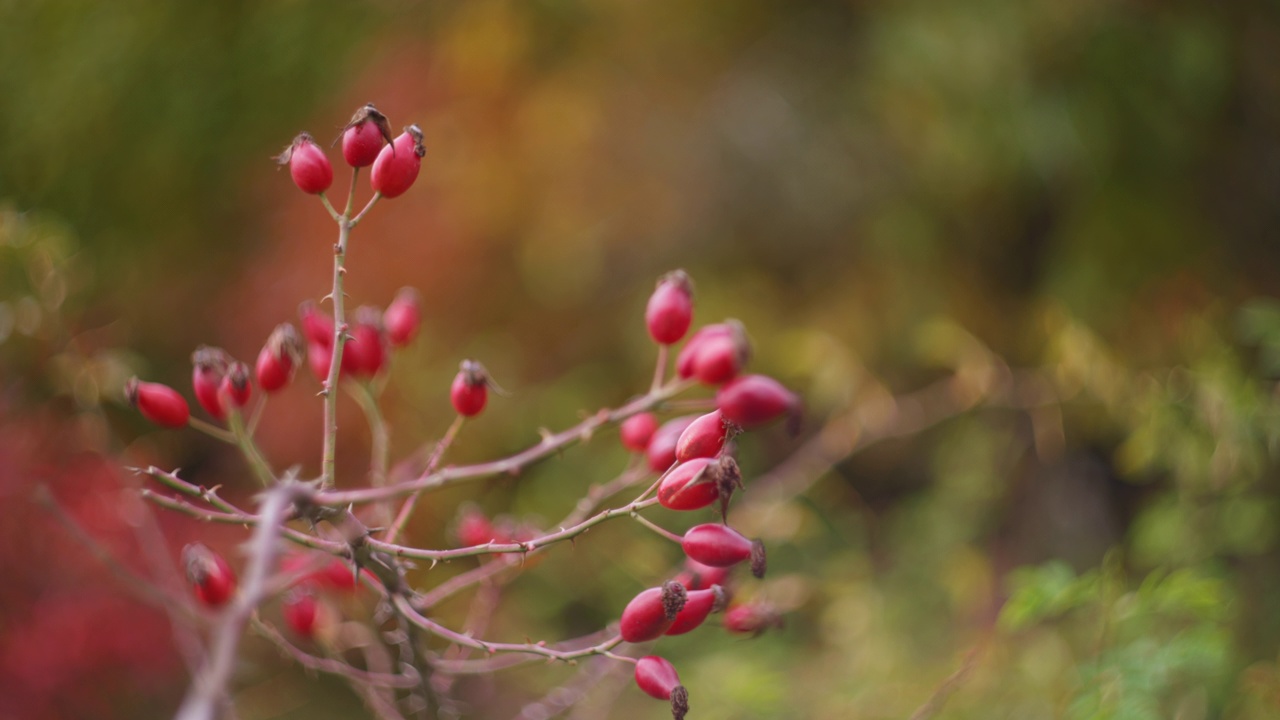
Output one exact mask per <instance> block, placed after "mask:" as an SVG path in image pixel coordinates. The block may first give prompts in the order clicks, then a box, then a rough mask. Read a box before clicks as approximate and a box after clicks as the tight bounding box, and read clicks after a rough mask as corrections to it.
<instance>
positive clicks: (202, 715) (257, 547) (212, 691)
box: [175, 482, 304, 720]
mask: <svg viewBox="0 0 1280 720" xmlns="http://www.w3.org/2000/svg"><path fill="white" fill-rule="evenodd" d="M303 492H304V490H303V487H302V486H301V485H298V484H296V483H292V482H285V483H282V484H280V485H277V486H275V487H273V488H271V489H270V490H268V491H267V492H266V493H265V497H264V499H263V501H262V510H261V515H260V522H259V523H258V525H257V528H256V529H255V530H254V533H253V541H252V544H251V545H250V549H249V565H248V569H247V571H246V572H245V577H244V584H243V586H242V587H241V589H240V593H239V594H238V595H237V596H236V597H235V598H234V599H233V600H232V601H231V603H230V604H229V605H228V606H227V607H226V609H224V610H223V611H222V615H221V617H220V618H219V620H218V623H217V625H216V626H215V627H214V630H213V647H212V649H211V650H210V653H209V657H208V658H206V660H205V663H204V666H203V667H202V668H201V669H200V672H199V673H198V674H197V675H196V677H195V678H194V681H193V683H192V685H191V688H190V689H189V690H188V691H187V697H186V698H185V699H184V700H183V701H182V706H181V707H180V708H179V709H178V714H177V715H176V716H175V717H176V718H177V720H213V718H214V716H215V713H216V709H217V705H218V703H219V701H220V699H221V698H222V697H223V696H224V695H225V694H226V689H227V681H228V680H229V679H230V678H231V670H232V667H233V666H234V664H235V656H236V649H237V648H238V647H239V646H240V638H241V636H243V634H244V629H245V625H246V624H247V623H248V622H249V618H250V617H252V615H253V613H254V612H255V611H256V610H257V607H258V605H259V604H260V603H261V602H262V600H263V598H264V597H265V592H266V587H267V580H268V578H269V575H270V573H271V570H272V568H273V567H274V560H275V555H276V539H277V537H278V535H279V533H280V529H281V527H282V524H283V523H284V520H285V518H286V517H287V515H288V513H289V510H290V508H291V506H292V505H293V503H294V501H295V500H297V499H298V498H300V497H301V496H302V495H303Z"/></svg>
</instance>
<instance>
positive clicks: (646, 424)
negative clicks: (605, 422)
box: [618, 412, 658, 453]
mask: <svg viewBox="0 0 1280 720" xmlns="http://www.w3.org/2000/svg"><path fill="white" fill-rule="evenodd" d="M657 429H658V418H656V417H654V415H653V413H647V412H645V413H640V414H639V415H632V416H631V417H629V418H627V419H626V420H623V421H622V425H621V426H620V427H619V428H618V434H619V435H620V436H621V439H622V446H623V447H624V448H626V449H628V450H630V451H632V452H638V453H640V452H644V451H645V450H646V449H647V448H648V447H649V441H650V440H651V439H653V434H654V432H656V431H657Z"/></svg>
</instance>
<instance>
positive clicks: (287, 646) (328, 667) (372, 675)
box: [250, 616, 419, 688]
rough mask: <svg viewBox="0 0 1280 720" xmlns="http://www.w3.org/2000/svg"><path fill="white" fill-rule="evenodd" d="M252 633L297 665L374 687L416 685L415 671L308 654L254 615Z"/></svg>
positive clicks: (251, 620) (408, 686) (409, 686)
mask: <svg viewBox="0 0 1280 720" xmlns="http://www.w3.org/2000/svg"><path fill="white" fill-rule="evenodd" d="M250 622H251V624H252V627H253V630H254V632H256V633H258V634H259V635H261V636H262V637H264V638H266V639H267V640H270V641H271V643H272V644H274V645H275V646H276V647H277V648H279V649H280V651H281V652H283V653H284V654H285V655H288V656H289V657H291V658H293V660H294V661H295V662H297V663H298V664H299V665H301V666H303V667H305V668H308V669H310V670H316V671H318V672H323V673H329V674H330V675H339V676H342V677H345V678H348V679H350V680H354V681H356V682H362V683H368V684H369V685H373V686H376V687H388V688H411V687H414V686H415V685H417V684H418V682H419V681H418V676H417V675H416V674H415V673H410V672H402V673H400V674H398V675H391V674H388V673H381V672H371V671H369V670H361V669H360V668H358V667H354V666H352V665H350V664H348V663H345V662H342V661H341V660H333V659H330V658H322V657H317V656H315V655H312V654H311V653H309V652H307V651H305V650H303V649H302V648H299V647H298V646H297V645H294V644H293V643H291V642H289V640H288V639H287V638H286V637H285V636H284V635H282V634H281V633H280V631H279V630H276V629H275V628H273V627H271V626H270V625H268V624H267V623H265V622H263V621H262V620H261V619H259V618H257V617H256V616H255V617H253V618H251V619H250Z"/></svg>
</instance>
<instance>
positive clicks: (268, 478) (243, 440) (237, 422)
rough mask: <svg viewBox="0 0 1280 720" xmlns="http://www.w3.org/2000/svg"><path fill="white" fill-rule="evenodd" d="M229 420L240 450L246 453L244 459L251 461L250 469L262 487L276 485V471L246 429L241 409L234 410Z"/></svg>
mask: <svg viewBox="0 0 1280 720" xmlns="http://www.w3.org/2000/svg"><path fill="white" fill-rule="evenodd" d="M227 420H228V421H229V422H230V424H231V434H232V435H234V436H235V441H236V445H238V446H239V447H240V452H242V453H244V459H245V460H247V461H248V462H249V467H250V469H252V470H253V474H254V475H256V476H257V477H258V481H259V482H261V483H262V487H271V486H272V485H274V484H275V481H276V476H275V473H273V472H272V471H271V465H270V464H269V463H267V459H266V458H264V457H262V452H261V451H259V450H258V445H257V443H255V442H254V441H253V437H252V436H251V435H249V433H248V432H247V431H246V430H245V425H244V418H242V417H240V413H239V411H237V410H232V411H231V413H230V414H229V415H228V417H227Z"/></svg>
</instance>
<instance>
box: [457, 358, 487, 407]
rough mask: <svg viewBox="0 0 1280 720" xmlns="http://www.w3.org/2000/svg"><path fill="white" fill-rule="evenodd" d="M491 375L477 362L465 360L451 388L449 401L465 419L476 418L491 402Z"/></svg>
mask: <svg viewBox="0 0 1280 720" xmlns="http://www.w3.org/2000/svg"><path fill="white" fill-rule="evenodd" d="M491 382H492V381H491V380H490V379H489V373H488V372H487V371H486V370H485V369H484V366H483V365H481V364H480V363H478V362H476V361H475V360H463V361H462V365H461V366H460V367H459V369H458V374H457V375H456V376H455V377H454V378H453V386H452V387H451V388H449V401H450V402H451V403H453V409H454V410H456V411H457V413H458V414H459V415H461V416H463V417H475V416H476V415H479V414H480V412H481V411H482V410H484V406H485V403H486V402H488V400H489V385H490V384H491Z"/></svg>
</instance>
